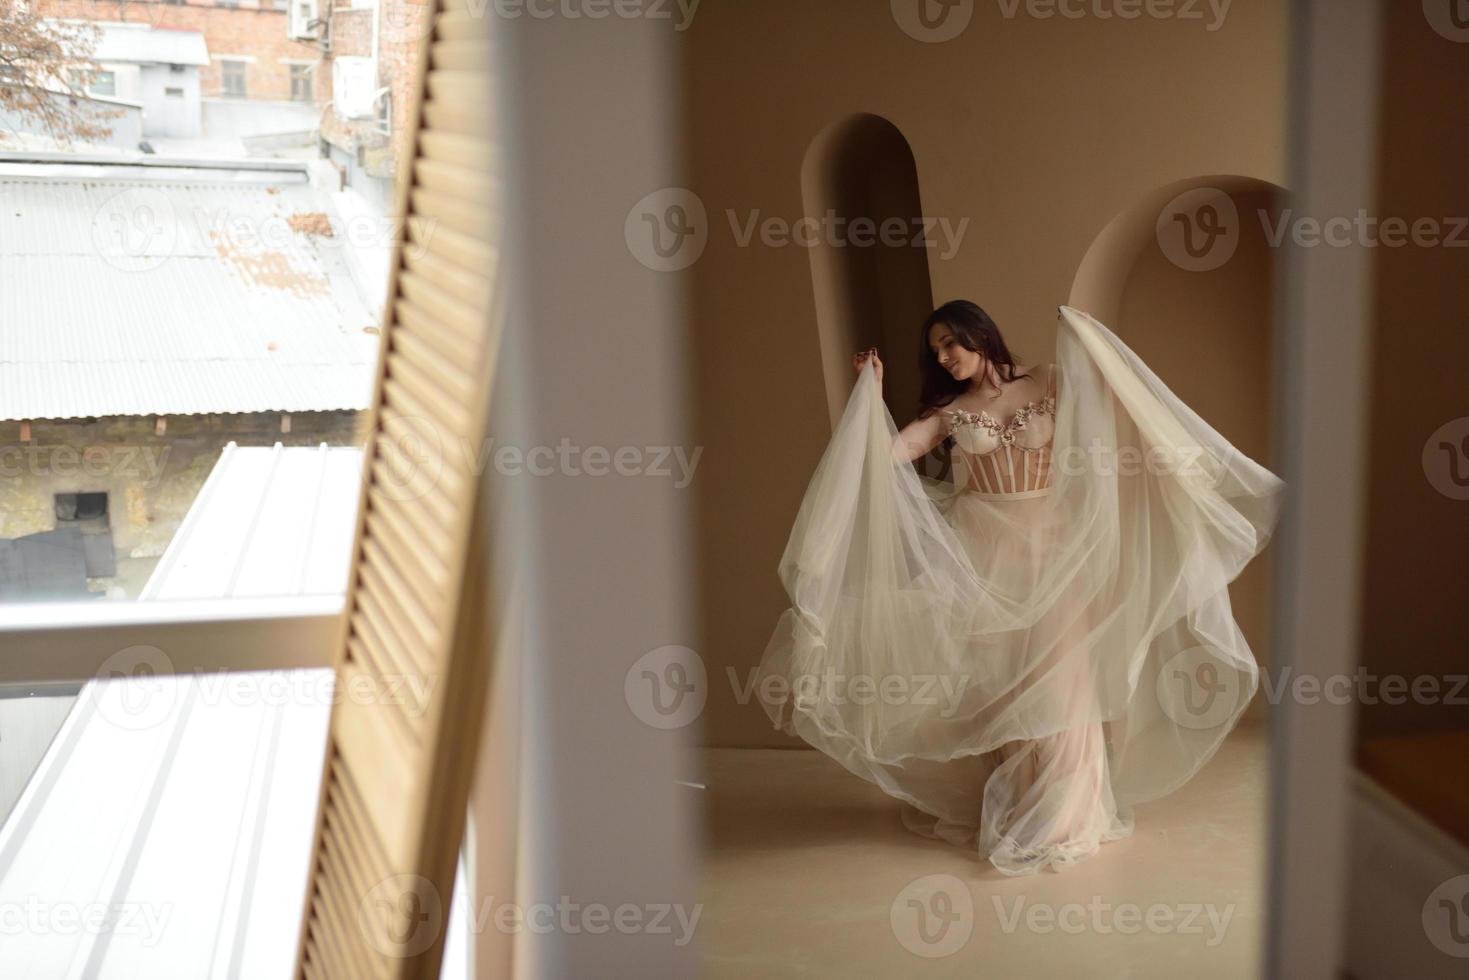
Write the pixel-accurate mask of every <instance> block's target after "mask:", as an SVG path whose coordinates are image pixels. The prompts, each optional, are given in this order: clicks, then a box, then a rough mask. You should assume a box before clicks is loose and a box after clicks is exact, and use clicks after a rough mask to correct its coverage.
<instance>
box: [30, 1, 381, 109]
mask: <svg viewBox="0 0 1469 980" xmlns="http://www.w3.org/2000/svg"><path fill="white" fill-rule="evenodd" d="M36 10H37V12H38V13H39V14H40V15H41V16H43V17H57V18H67V19H77V20H92V21H116V22H121V23H131V24H148V25H150V26H152V27H155V28H177V29H181V30H190V31H199V32H200V33H202V34H203V35H204V42H205V44H207V45H208V46H209V60H210V63H209V65H208V66H206V67H205V68H203V69H202V70H201V86H202V94H203V96H204V97H205V98H227V97H231V96H233V97H242V98H247V99H265V100H274V101H291V100H294V101H304V102H314V103H316V104H318V105H322V104H325V103H326V102H327V101H329V100H330V99H331V66H330V64H329V63H328V62H327V61H326V60H325V58H324V55H323V51H322V50H321V48H320V47H318V46H317V45H315V44H308V43H303V42H300V41H292V40H291V39H290V38H289V37H287V27H286V20H287V16H286V0H233V2H231V0H183V2H167V3H166V2H163V0H39V2H38V3H37V4H36ZM367 12H368V14H369V16H370V15H371V11H370V10H369V11H367ZM293 76H295V80H294V85H293Z"/></svg>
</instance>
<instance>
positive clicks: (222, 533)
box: [138, 442, 362, 599]
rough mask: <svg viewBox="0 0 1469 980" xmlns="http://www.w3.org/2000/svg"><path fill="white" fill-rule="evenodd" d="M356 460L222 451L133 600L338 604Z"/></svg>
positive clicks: (341, 450) (276, 450)
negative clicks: (319, 600)
mask: <svg viewBox="0 0 1469 980" xmlns="http://www.w3.org/2000/svg"><path fill="white" fill-rule="evenodd" d="M361 478H362V451H361V450H360V449H356V448H354V447H351V446H339V447H334V448H328V447H327V446H326V445H321V446H319V447H316V448H314V449H313V448H311V447H309V446H305V447H292V448H289V449H287V448H284V447H282V446H281V445H280V444H279V443H277V444H276V445H275V446H274V447H266V446H251V447H246V448H241V447H240V446H237V445H235V444H234V443H233V442H232V443H230V444H229V445H227V446H225V447H224V451H223V452H221V453H220V456H219V460H218V461H217V462H216V463H215V464H214V469H213V470H211V471H210V473H209V478H208V479H207V480H205V481H204V486H203V488H202V489H201V490H200V491H199V496H198V497H196V498H195V499H194V503H193V505H192V506H191V507H190V508H189V513H188V514H187V515H186V516H185V517H184V521H183V524H181V525H180V526H179V529H178V533H177V534H175V535H174V537H173V540H172V541H171V542H169V545H168V550H167V551H165V552H164V553H163V558H162V559H160V560H159V562H158V567H157V568H155V569H154V570H153V574H152V575H151V576H150V577H149V579H148V584H147V585H145V586H144V587H143V591H142V594H141V595H139V597H138V598H139V599H227V598H234V597H236V596H280V595H293V596H299V595H340V594H342V593H343V592H344V591H345V589H346V587H347V571H348V568H349V566H350V558H351V554H352V535H353V533H354V532H355V531H356V528H357V499H358V487H359V485H360V482H361Z"/></svg>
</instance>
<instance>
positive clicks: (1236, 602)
mask: <svg viewBox="0 0 1469 980" xmlns="http://www.w3.org/2000/svg"><path fill="white" fill-rule="evenodd" d="M1283 198H1284V190H1283V189H1282V188H1281V187H1279V186H1277V185H1275V184H1273V183H1270V182H1268V181H1264V180H1260V179H1257V178H1253V177H1243V176H1221V175H1211V176H1203V177H1197V178H1191V179H1187V180H1180V181H1177V182H1175V183H1170V184H1167V185H1165V186H1163V187H1160V188H1158V189H1157V190H1156V191H1154V192H1152V193H1150V194H1148V195H1147V196H1146V197H1145V198H1143V199H1142V200H1140V201H1138V202H1137V203H1136V204H1134V205H1133V206H1131V207H1129V208H1127V209H1126V210H1124V211H1123V212H1122V213H1120V214H1118V215H1117V216H1116V217H1115V218H1113V220H1112V221H1110V222H1109V223H1108V224H1107V226H1106V227H1105V228H1104V229H1103V230H1102V231H1101V233H1100V234H1098V235H1097V237H1096V238H1095V239H1094V240H1093V241H1092V244H1091V246H1090V247H1089V248H1088V250H1087V252H1086V255H1085V256H1084V258H1083V259H1082V262H1081V264H1080V266H1079V267H1078V269H1077V273H1076V276H1075V278H1074V280H1073V282H1072V287H1071V293H1070V298H1069V300H1068V303H1069V305H1071V306H1073V307H1076V308H1077V309H1080V310H1085V311H1086V312H1088V313H1091V314H1092V315H1094V316H1095V317H1096V318H1097V319H1099V320H1101V321H1102V322H1103V323H1104V324H1106V325H1107V326H1108V327H1109V328H1110V329H1111V330H1112V331H1113V332H1115V333H1116V334H1117V335H1118V336H1119V337H1120V338H1122V341H1123V342H1124V343H1126V344H1127V345H1128V346H1129V347H1131V348H1132V349H1133V350H1134V351H1135V352H1136V353H1137V355H1138V357H1140V358H1141V359H1142V360H1143V362H1144V363H1145V364H1147V365H1148V367H1149V368H1151V369H1152V370H1153V372H1154V373H1156V374H1157V375H1158V376H1159V377H1160V378H1161V379H1162V380H1163V382H1164V383H1165V384H1166V385H1168V387H1169V388H1171V389H1172V390H1173V391H1174V392H1175V393H1176V394H1177V395H1178V397H1179V398H1181V399H1183V401H1184V402H1185V403H1186V404H1187V405H1188V406H1189V407H1190V408H1192V409H1193V410H1194V411H1195V412H1197V413H1198V414H1199V415H1200V416H1201V417H1203V418H1204V419H1205V420H1207V421H1208V423H1209V425H1211V426H1212V427H1213V428H1215V429H1216V430H1218V431H1219V432H1220V433H1221V434H1222V435H1223V436H1224V437H1225V438H1226V439H1228V440H1229V441H1230V443H1232V444H1233V445H1234V446H1235V447H1236V448H1237V449H1238V450H1239V451H1240V452H1242V453H1244V454H1245V455H1246V456H1249V457H1250V458H1251V459H1253V460H1255V461H1256V462H1259V463H1260V464H1261V465H1263V466H1266V467H1267V468H1270V469H1275V467H1272V466H1271V461H1272V455H1271V453H1272V448H1273V433H1272V431H1271V416H1272V412H1271V403H1272V400H1273V394H1274V392H1273V380H1274V377H1275V371H1274V366H1273V350H1274V343H1273V336H1272V331H1273V322H1274V300H1273V295H1274V287H1275V277H1276V275H1277V274H1278V270H1277V268H1276V259H1277V257H1278V255H1277V253H1278V252H1279V248H1278V247H1277V246H1278V244H1279V242H1280V241H1281V239H1280V237H1279V236H1280V234H1281V229H1282V227H1283V226H1282V224H1281V221H1282V210H1283V207H1284V200H1283ZM1269 586H1270V582H1269V562H1268V560H1265V561H1262V560H1258V559H1257V560H1256V561H1253V562H1251V563H1250V564H1249V565H1247V566H1246V567H1245V569H1244V571H1243V572H1241V574H1240V576H1239V578H1237V579H1236V580H1235V581H1234V582H1233V583H1231V584H1230V586H1229V594H1230V600H1231V602H1232V604H1233V606H1234V611H1235V618H1236V620H1237V621H1238V622H1239V625H1240V629H1241V630H1242V631H1243V632H1244V635H1245V638H1246V639H1247V640H1248V642H1249V644H1250V647H1251V649H1252V650H1253V651H1254V652H1255V656H1256V659H1257V660H1258V661H1259V663H1260V665H1261V667H1262V668H1268V667H1269V665H1270V663H1271V662H1272V661H1271V653H1270V650H1269V613H1270V610H1269V595H1270V593H1269ZM1263 711H1264V699H1263V698H1258V697H1257V698H1256V700H1255V701H1254V702H1252V703H1251V705H1250V708H1249V712H1248V714H1247V715H1246V718H1247V719H1253V720H1259V718H1260V717H1261V714H1262V712H1263Z"/></svg>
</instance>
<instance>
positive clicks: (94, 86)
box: [66, 68, 117, 95]
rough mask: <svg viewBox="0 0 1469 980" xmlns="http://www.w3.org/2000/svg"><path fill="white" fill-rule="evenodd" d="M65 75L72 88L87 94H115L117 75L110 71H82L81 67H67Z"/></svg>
mask: <svg viewBox="0 0 1469 980" xmlns="http://www.w3.org/2000/svg"><path fill="white" fill-rule="evenodd" d="M66 77H67V80H68V81H69V82H71V86H72V88H75V89H78V90H80V91H82V92H85V93H87V94H88V95H116V94H117V75H115V74H114V73H112V72H110V71H90V72H89V71H84V70H83V69H81V68H68V69H67V70H66Z"/></svg>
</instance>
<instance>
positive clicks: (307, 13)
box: [286, 0, 326, 41]
mask: <svg viewBox="0 0 1469 980" xmlns="http://www.w3.org/2000/svg"><path fill="white" fill-rule="evenodd" d="M286 2H287V3H289V4H290V14H289V15H288V16H287V17H286V36H287V37H289V38H290V39H291V40H292V41H320V40H321V39H322V37H323V36H324V33H325V28H326V22H325V21H323V20H322V19H321V0H286Z"/></svg>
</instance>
